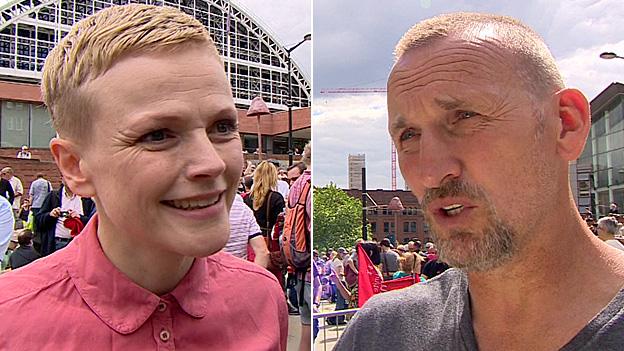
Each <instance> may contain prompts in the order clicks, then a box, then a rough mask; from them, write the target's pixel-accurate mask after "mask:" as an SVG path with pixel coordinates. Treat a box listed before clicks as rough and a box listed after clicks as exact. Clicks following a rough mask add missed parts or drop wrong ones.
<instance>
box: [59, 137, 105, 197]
mask: <svg viewBox="0 0 624 351" xmlns="http://www.w3.org/2000/svg"><path fill="white" fill-rule="evenodd" d="M78 150H79V148H78V146H77V145H76V144H75V143H73V142H71V141H69V140H65V139H61V138H59V137H56V138H52V140H51V141H50V151H52V156H54V161H56V165H57V166H58V168H59V170H60V171H61V174H62V175H63V179H64V181H65V183H66V184H67V186H68V187H69V188H70V189H71V190H72V192H73V193H74V194H78V195H80V196H83V197H94V196H95V187H94V186H93V183H92V182H91V177H90V176H89V172H88V169H87V167H86V164H85V162H84V160H83V159H82V156H81V154H80V152H78Z"/></svg>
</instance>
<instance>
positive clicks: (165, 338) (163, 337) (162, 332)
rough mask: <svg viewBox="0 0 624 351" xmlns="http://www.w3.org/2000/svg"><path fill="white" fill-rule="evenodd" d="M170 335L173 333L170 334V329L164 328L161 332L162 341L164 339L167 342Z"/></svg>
mask: <svg viewBox="0 0 624 351" xmlns="http://www.w3.org/2000/svg"><path fill="white" fill-rule="evenodd" d="M170 337H171V334H169V332H168V331H166V330H164V329H163V330H162V331H161V332H160V340H162V341H164V342H167V341H168V340H169V338H170Z"/></svg>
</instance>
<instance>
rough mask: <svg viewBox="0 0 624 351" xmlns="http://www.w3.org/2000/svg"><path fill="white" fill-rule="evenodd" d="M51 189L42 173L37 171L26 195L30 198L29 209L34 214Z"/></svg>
mask: <svg viewBox="0 0 624 351" xmlns="http://www.w3.org/2000/svg"><path fill="white" fill-rule="evenodd" d="M51 191H52V184H51V183H50V181H49V180H47V179H45V178H44V177H43V173H37V179H35V180H34V181H33V182H32V183H30V188H29V189H28V195H29V196H30V199H31V209H32V211H33V214H34V215H36V214H37V212H39V210H40V209H41V206H42V205H43V200H45V198H46V196H48V194H49V193H50V192H51Z"/></svg>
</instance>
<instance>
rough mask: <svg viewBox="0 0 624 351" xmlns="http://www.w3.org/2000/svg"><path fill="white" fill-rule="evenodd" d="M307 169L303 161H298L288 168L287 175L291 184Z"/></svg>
mask: <svg viewBox="0 0 624 351" xmlns="http://www.w3.org/2000/svg"><path fill="white" fill-rule="evenodd" d="M306 169H307V166H306V164H305V163H303V162H297V163H295V164H293V165H292V166H290V167H288V169H287V170H286V177H287V181H288V183H289V184H291V185H292V184H293V183H294V182H295V181H296V180H297V179H298V178H299V177H300V176H301V175H302V174H303V172H305V171H306Z"/></svg>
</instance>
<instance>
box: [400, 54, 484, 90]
mask: <svg viewBox="0 0 624 351" xmlns="http://www.w3.org/2000/svg"><path fill="white" fill-rule="evenodd" d="M432 54H433V55H430V56H433V57H432V58H431V59H430V60H425V61H423V62H421V63H420V64H419V65H418V66H416V67H409V68H407V67H406V68H403V67H401V66H407V65H408V64H407V63H404V64H402V63H401V62H399V63H398V65H397V66H395V70H394V72H392V74H391V75H392V77H391V79H390V82H389V83H390V85H391V84H401V81H402V80H406V79H407V80H410V79H418V78H420V77H421V76H422V75H427V74H431V73H436V72H435V70H436V69H437V68H439V67H445V66H451V65H453V64H465V63H467V64H470V66H468V68H473V67H472V66H475V67H474V70H475V72H477V71H480V70H482V71H483V73H486V74H488V75H491V73H493V72H492V67H491V64H487V63H486V62H484V61H485V60H487V59H489V58H490V57H491V56H492V55H496V53H492V54H488V53H484V52H482V51H480V50H475V49H474V48H469V47H465V46H464V47H457V48H447V49H443V50H439V51H436V52H434V53H432ZM404 58H405V56H404ZM423 67H425V68H423ZM418 71H422V72H418ZM431 71H434V72H431ZM465 73H470V72H467V71H466V72H465ZM395 82H396V83H395Z"/></svg>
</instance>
